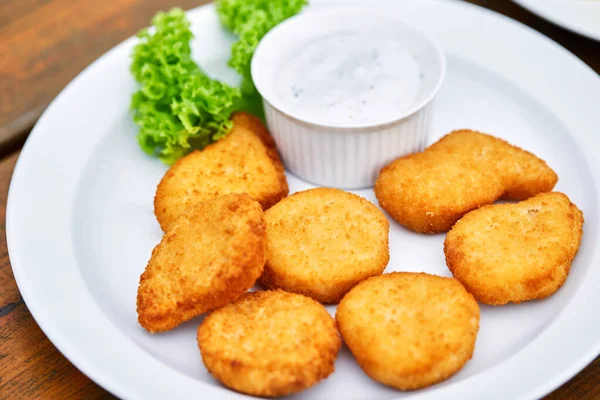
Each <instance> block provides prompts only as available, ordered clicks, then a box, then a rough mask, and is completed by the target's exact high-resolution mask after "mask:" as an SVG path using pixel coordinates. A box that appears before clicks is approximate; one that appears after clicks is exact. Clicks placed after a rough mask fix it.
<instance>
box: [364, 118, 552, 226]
mask: <svg viewBox="0 0 600 400" xmlns="http://www.w3.org/2000/svg"><path fill="white" fill-rule="evenodd" d="M557 180H558V177H557V175H556V174H555V173H554V171H553V170H552V169H550V167H548V165H546V163H545V162H544V161H543V160H541V159H539V158H537V157H536V156H534V155H533V154H531V153H529V152H527V151H524V150H521V149H520V148H518V147H515V146H512V145H510V144H508V143H507V142H505V141H503V140H501V139H498V138H495V137H493V136H489V135H486V134H483V133H479V132H475V131H469V130H460V131H454V132H452V133H450V134H448V135H446V136H444V137H443V138H442V139H440V140H439V141H438V142H436V143H435V144H433V145H431V146H430V147H428V148H427V149H425V151H423V152H421V153H416V154H411V155H408V156H405V157H401V158H399V159H397V160H395V161H393V162H392V163H390V164H389V165H387V166H386V167H384V168H382V170H381V172H380V174H379V177H378V178H377V181H376V182H375V195H376V196H377V199H378V200H379V204H380V205H381V207H382V208H383V209H384V210H386V211H387V212H388V213H389V214H390V215H391V216H392V218H394V219H395V220H396V221H398V222H399V223H400V224H402V225H404V226H406V227H407V228H409V229H412V230H413V231H416V232H421V233H439V232H446V231H448V230H449V229H450V228H451V227H452V225H454V223H455V222H456V221H458V219H459V218H460V217H462V216H463V215H464V214H465V213H467V212H469V211H471V210H474V209H476V208H478V207H480V206H482V205H484V204H491V203H493V202H494V201H496V200H498V199H499V198H501V197H504V198H508V199H513V200H524V199H527V198H529V197H531V196H534V195H536V194H538V193H543V192H548V191H550V190H552V188H553V187H554V185H555V184H556V182H557Z"/></svg>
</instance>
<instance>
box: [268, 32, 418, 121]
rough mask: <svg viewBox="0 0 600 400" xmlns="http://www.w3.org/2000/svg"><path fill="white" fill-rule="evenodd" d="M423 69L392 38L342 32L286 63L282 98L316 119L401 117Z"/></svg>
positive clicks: (320, 40)
mask: <svg viewBox="0 0 600 400" xmlns="http://www.w3.org/2000/svg"><path fill="white" fill-rule="evenodd" d="M422 78H423V77H422V74H421V71H420V69H419V65H418V64H417V63H416V61H415V60H414V59H413V58H412V57H411V55H410V54H409V53H408V52H407V51H406V49H405V48H403V46H402V45H401V44H400V43H399V42H397V41H395V40H393V39H390V38H385V37H381V36H375V35H359V34H353V33H340V34H336V35H331V36H325V37H321V38H318V39H316V40H314V41H311V42H309V43H308V44H307V45H306V46H305V47H304V48H303V49H302V50H301V51H299V52H297V53H296V54H292V56H291V57H290V58H289V59H288V60H287V61H286V62H285V63H284V64H283V66H282V68H281V69H280V73H279V76H278V79H277V91H278V95H279V96H280V99H281V100H282V102H284V103H285V104H286V106H287V107H289V109H293V110H294V114H296V115H298V116H299V117H303V118H307V119H309V120H312V121H314V122H316V123H324V124H340V125H351V124H357V123H359V124H365V123H376V122H380V121H384V120H390V119H394V118H396V117H400V116H402V114H403V112H405V111H407V110H408V109H409V108H410V107H411V106H412V105H413V104H414V102H415V100H416V99H417V96H418V94H419V91H420V89H421V81H422Z"/></svg>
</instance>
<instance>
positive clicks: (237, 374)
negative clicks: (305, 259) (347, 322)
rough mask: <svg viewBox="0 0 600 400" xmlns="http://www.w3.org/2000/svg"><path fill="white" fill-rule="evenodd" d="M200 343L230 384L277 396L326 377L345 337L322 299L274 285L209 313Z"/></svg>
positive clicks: (213, 370) (252, 392)
mask: <svg viewBox="0 0 600 400" xmlns="http://www.w3.org/2000/svg"><path fill="white" fill-rule="evenodd" d="M198 345H199V347H200V353H201V355H202V361H203V362H204V365H205V366H206V369H208V371H209V372H210V373H211V374H212V375H213V376H214V377H215V378H216V379H218V380H219V381H221V382H222V383H223V384H224V385H225V386H227V387H229V388H231V389H234V390H237V391H239V392H242V393H247V394H250V395H255V396H269V397H272V396H283V395H287V394H290V393H295V392H298V391H300V390H303V389H306V388H309V387H311V386H313V385H314V384H316V383H317V382H319V381H320V380H322V379H325V378H327V377H328V376H329V375H330V374H331V373H333V370H334V362H335V359H336V357H337V353H338V351H339V349H340V346H341V340H340V337H339V335H338V332H337V330H336V328H335V321H334V320H333V318H331V316H330V315H329V313H328V312H327V310H326V309H325V308H324V307H323V306H322V305H321V304H319V303H317V302H316V301H314V300H311V299H309V298H308V297H304V296H301V295H298V294H293V293H287V292H284V291H281V290H269V291H261V292H253V293H247V294H245V295H244V296H243V297H242V298H240V299H239V300H237V301H235V302H234V303H231V304H228V305H226V306H225V307H223V308H220V309H218V310H216V311H213V312H212V313H210V314H209V315H208V316H207V317H206V319H205V320H204V322H203V323H202V325H200V327H199V328H198Z"/></svg>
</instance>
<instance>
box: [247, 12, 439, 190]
mask: <svg viewBox="0 0 600 400" xmlns="http://www.w3.org/2000/svg"><path fill="white" fill-rule="evenodd" d="M349 30H352V31H355V32H357V33H358V34H363V33H370V34H372V33H377V34H381V35H389V36H392V35H393V37H394V38H395V39H396V40H399V41H401V42H402V43H403V44H404V45H405V47H406V49H407V50H408V52H409V53H410V54H411V56H412V57H413V58H414V59H415V60H416V61H417V63H418V64H419V66H420V68H421V72H422V73H423V84H422V90H421V93H420V95H419V97H418V98H417V100H416V101H415V103H414V105H413V107H412V108H410V109H409V110H407V111H404V112H401V113H399V114H398V115H397V116H394V118H391V119H389V120H384V121H378V122H376V123H369V124H354V125H339V124H338V125H336V124H323V123H318V122H317V121H311V120H310V119H308V118H301V117H299V116H298V115H297V113H295V111H294V109H287V108H286V104H285V103H282V102H281V101H280V100H279V96H278V94H277V89H276V79H277V76H278V71H279V70H280V68H281V64H282V63H283V62H285V61H286V60H288V59H289V58H290V57H293V56H294V53H295V52H297V51H298V49H300V48H302V47H303V46H304V45H306V44H307V42H309V41H311V40H313V39H316V38H318V37H321V36H325V35H328V34H332V33H336V32H340V31H344V32H348V31H349ZM389 36H388V37H389ZM445 71H446V61H445V58H444V55H443V52H442V50H441V49H440V47H439V46H438V45H437V43H436V42H435V41H434V40H433V39H431V38H430V37H429V36H428V35H426V34H424V33H423V32H421V31H420V30H419V29H417V28H414V27H412V26H411V25H409V24H407V23H406V22H404V21H402V20H401V19H397V18H395V17H393V16H389V15H385V14H381V13H377V12H373V11H370V10H368V9H358V8H344V7H343V8H335V9H332V8H327V9H326V10H324V11H309V12H305V13H302V14H300V15H298V16H295V17H293V18H290V19H288V20H287V21H285V22H283V23H282V24H280V25H278V26H277V27H275V28H274V29H272V30H271V31H270V32H269V33H268V34H267V35H265V37H264V38H263V39H262V40H261V42H260V44H259V45H258V47H257V49H256V52H255V53H254V57H253V59H252V64H251V73H252V78H253V80H254V84H255V85H256V88H257V89H258V91H259V93H260V94H261V95H262V97H263V103H264V108H265V114H266V120H267V126H268V128H269V131H270V132H271V134H272V135H273V138H274V139H275V142H276V144H277V148H278V149H279V152H280V154H281V157H282V159H283V162H284V164H285V166H286V168H287V169H288V170H289V171H290V172H292V173H293V174H295V175H297V176H299V177H300V178H303V179H305V180H306V181H309V182H312V183H314V184H317V185H321V186H330V187H338V188H343V189H360V188H365V187H370V186H373V184H374V183H375V180H376V178H377V175H378V174H379V171H380V169H381V168H382V167H383V166H385V165H386V164H388V163H389V162H391V161H392V160H394V159H396V158H398V157H401V156H404V155H407V154H410V153H413V152H417V151H421V150H423V148H424V146H425V143H426V141H427V135H428V130H429V121H430V120H431V115H432V106H433V104H432V100H433V99H434V97H435V95H436V93H437V92H438V90H439V88H440V86H441V84H442V81H443V78H444V76H445Z"/></svg>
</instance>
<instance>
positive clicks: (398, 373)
mask: <svg viewBox="0 0 600 400" xmlns="http://www.w3.org/2000/svg"><path fill="white" fill-rule="evenodd" d="M335 317H336V321H337V324H338V328H339V330H340V333H341V334H342V338H343V339H344V342H345V343H346V344H347V345H348V347H349V348H350V351H352V354H354V357H355V358H356V361H357V362H358V364H359V365H360V367H361V368H362V369H363V371H364V372H365V373H366V374H367V375H368V376H370V377H371V378H372V379H374V380H376V381H378V382H380V383H383V384H385V385H389V386H392V387H395V388H397V389H400V390H412V389H419V388H423V387H426V386H429V385H432V384H434V383H437V382H441V381H443V380H445V379H447V378H448V377H450V376H451V375H453V374H454V373H455V372H457V371H458V370H460V369H461V368H462V367H463V365H464V364H465V363H466V362H467V361H468V360H469V359H470V358H471V357H472V355H473V350H474V348H475V340H476V337H477V332H478V330H479V306H478V304H477V302H476V301H475V299H474V298H473V296H472V295H470V294H469V293H468V292H467V291H466V290H465V288H464V287H463V286H462V285H461V284H460V282H458V281H457V280H456V279H452V278H444V277H440V276H435V275H428V274H425V273H409V272H394V273H391V274H384V275H381V276H377V277H373V278H370V279H367V280H366V281H364V282H361V283H359V284H358V285H357V286H356V287H355V288H354V289H352V290H351V291H350V292H348V294H346V296H344V298H343V299H342V301H341V302H340V304H339V306H338V309H337V313H336V316H335Z"/></svg>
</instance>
